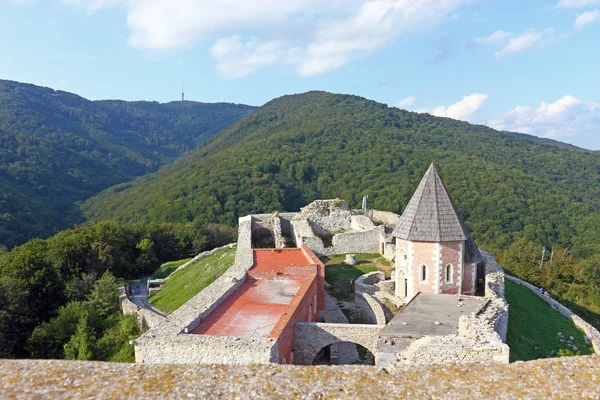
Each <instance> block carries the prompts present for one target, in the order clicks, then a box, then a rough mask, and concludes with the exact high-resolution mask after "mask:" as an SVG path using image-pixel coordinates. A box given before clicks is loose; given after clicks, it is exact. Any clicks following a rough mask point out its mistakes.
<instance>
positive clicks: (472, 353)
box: [397, 335, 509, 365]
mask: <svg viewBox="0 0 600 400" xmlns="http://www.w3.org/2000/svg"><path fill="white" fill-rule="evenodd" d="M508 351H509V350H508V346H506V345H504V346H495V345H493V344H488V343H478V342H475V341H473V340H469V339H467V338H464V337H461V336H458V335H452V336H426V337H424V338H421V339H418V340H415V341H414V342H413V343H412V344H411V345H410V346H408V348H407V349H406V350H405V351H404V352H403V353H401V354H400V355H399V357H398V358H397V364H413V365H414V364H420V365H429V364H449V363H461V364H462V363H483V364H496V363H500V364H508V355H509V354H508Z"/></svg>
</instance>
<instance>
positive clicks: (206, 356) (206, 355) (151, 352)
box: [135, 334, 279, 365]
mask: <svg viewBox="0 0 600 400" xmlns="http://www.w3.org/2000/svg"><path fill="white" fill-rule="evenodd" d="M139 341H140V339H137V340H136V341H135V360H136V362H138V363H147V364H237V365H245V364H268V363H277V362H279V354H278V352H277V342H276V341H274V340H270V339H268V338H246V337H231V336H209V335H192V334H189V335H178V336H175V337H158V338H155V339H154V340H152V342H151V344H150V343H147V344H146V345H141V344H138V342H139ZM146 342H148V341H147V340H146Z"/></svg>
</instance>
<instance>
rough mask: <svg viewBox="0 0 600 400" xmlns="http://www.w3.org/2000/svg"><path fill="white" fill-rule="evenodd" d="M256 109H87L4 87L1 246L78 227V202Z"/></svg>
mask: <svg viewBox="0 0 600 400" xmlns="http://www.w3.org/2000/svg"><path fill="white" fill-rule="evenodd" d="M253 109H254V108H253V107H249V106H244V105H236V104H225V103H220V104H203V103H196V102H189V101H186V102H172V103H167V104H159V103H156V102H124V101H113V100H111V101H89V100H86V99H84V98H82V97H79V96H77V95H74V94H71V93H67V92H63V91H55V90H52V89H49V88H43V87H39V86H34V85H29V84H22V83H17V82H12V81H5V80H0V245H4V246H6V247H9V248H10V247H12V246H14V245H16V244H21V243H23V242H25V241H26V240H28V239H30V238H32V237H40V236H49V235H51V234H53V233H55V232H57V231H58V230H60V229H64V228H66V227H69V226H71V225H72V224H73V223H74V222H79V221H81V220H82V217H81V215H80V214H79V212H78V209H77V206H76V205H75V203H76V202H78V201H83V200H86V199H87V198H89V197H90V196H92V195H94V194H96V193H98V192H99V191H101V190H103V189H105V188H107V187H109V186H112V185H115V184H118V183H121V182H125V181H128V180H130V179H132V178H133V177H136V176H139V175H143V174H147V173H149V172H153V171H156V170H157V169H158V168H159V167H160V166H162V165H165V164H168V163H171V162H172V161H174V160H175V159H176V158H178V157H180V156H181V155H183V154H184V153H186V152H189V151H191V150H193V149H194V148H195V147H196V146H197V145H198V144H199V143H201V142H203V141H205V140H207V139H209V138H210V137H212V136H213V135H214V134H216V133H218V132H219V131H221V130H222V129H224V128H226V127H228V126H230V125H231V124H232V123H234V122H235V121H237V120H239V119H240V118H242V117H244V116H245V115H247V114H248V113H249V112H250V111H252V110H253Z"/></svg>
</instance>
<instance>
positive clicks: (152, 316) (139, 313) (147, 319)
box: [119, 294, 164, 331]
mask: <svg viewBox="0 0 600 400" xmlns="http://www.w3.org/2000/svg"><path fill="white" fill-rule="evenodd" d="M119 302H120V303H121V312H123V314H124V315H128V314H135V315H136V317H137V321H138V325H139V327H140V329H141V330H143V331H145V330H147V329H151V328H154V327H155V326H157V325H159V324H160V323H161V322H163V321H164V317H162V316H160V315H158V314H156V313H155V312H152V311H150V310H148V309H146V308H141V307H138V306H137V305H136V304H135V303H133V302H132V301H131V300H129V298H128V297H127V296H126V295H125V294H121V295H120V297H119Z"/></svg>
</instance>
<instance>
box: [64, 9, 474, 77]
mask: <svg viewBox="0 0 600 400" xmlns="http://www.w3.org/2000/svg"><path fill="white" fill-rule="evenodd" d="M59 1H62V2H63V3H67V4H72V5H75V6H80V7H87V8H88V9H90V10H94V9H98V8H102V7H113V6H117V5H118V6H120V7H122V8H123V9H124V10H125V11H126V13H127V24H128V27H129V30H130V35H129V38H128V43H129V44H130V45H131V46H133V47H136V48H143V49H159V50H166V49H174V48H175V49H177V48H184V47H191V46H193V45H194V44H196V43H197V42H200V41H205V40H210V41H216V42H215V43H214V46H213V48H214V47H215V46H216V47H217V50H215V51H217V53H218V56H215V55H214V54H213V57H215V59H216V60H217V71H219V72H220V73H223V72H224V73H226V74H227V76H229V77H233V76H244V75H246V74H248V73H252V72H254V71H256V70H257V69H259V68H261V67H262V66H264V65H269V64H274V63H281V64H291V65H293V67H294V68H295V70H296V72H297V74H298V75H300V76H312V75H317V74H321V73H324V72H327V71H330V70H333V69H336V68H339V67H341V66H343V65H345V64H346V63H347V62H349V61H350V60H353V59H356V58H360V57H364V56H365V55H367V54H368V53H370V52H372V51H374V50H376V49H379V48H382V47H384V46H386V45H389V44H391V43H393V42H394V41H395V40H397V39H398V38H399V37H400V36H402V35H403V34H406V33H409V32H410V33H412V32H422V31H427V30H429V29H431V28H433V27H435V26H436V25H438V24H440V23H442V22H444V21H447V20H450V19H452V15H455V14H456V12H458V9H459V8H460V7H461V6H462V5H464V4H467V3H470V2H472V1H474V0H329V1H322V0H285V1H281V0H254V1H238V0H170V1H165V0H59ZM241 32H250V33H251V35H253V36H255V37H253V38H252V39H250V40H247V41H245V42H244V41H243V40H242V38H241V37H242V34H241ZM234 36H235V37H237V39H236V40H235V41H231V38H232V37H234ZM221 41H223V42H221ZM224 45H229V46H231V48H230V49H229V51H228V52H226V56H227V61H226V62H224V61H223V59H222V58H223V57H224V56H225V53H223V54H221V53H219V50H218V48H219V47H220V46H224ZM265 47H266V48H265ZM273 47H276V49H274V48H273ZM267 53H268V54H267ZM211 54H212V50H211ZM236 60H237V62H238V64H239V66H240V71H238V72H234V71H233V69H234V65H235V63H236Z"/></svg>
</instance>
